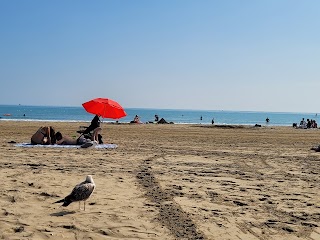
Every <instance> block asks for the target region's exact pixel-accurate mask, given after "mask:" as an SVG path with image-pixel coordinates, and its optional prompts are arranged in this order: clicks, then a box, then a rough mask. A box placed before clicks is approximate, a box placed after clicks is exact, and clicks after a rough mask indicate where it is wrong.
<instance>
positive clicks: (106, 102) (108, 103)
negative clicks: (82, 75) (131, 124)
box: [82, 98, 127, 119]
mask: <svg viewBox="0 0 320 240" xmlns="http://www.w3.org/2000/svg"><path fill="white" fill-rule="evenodd" d="M82 106H83V107H84V109H85V110H86V111H87V112H88V113H92V114H96V115H99V116H101V117H103V118H112V119H119V118H122V117H125V116H127V113H126V112H125V111H124V109H123V107H121V106H120V104H119V103H117V102H116V101H114V100H111V99H108V98H95V99H92V100H90V101H88V102H85V103H83V104H82Z"/></svg>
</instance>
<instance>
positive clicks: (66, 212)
mask: <svg viewBox="0 0 320 240" xmlns="http://www.w3.org/2000/svg"><path fill="white" fill-rule="evenodd" d="M74 213H76V212H75V211H61V212H56V213H51V214H50V216H53V217H62V216H65V215H69V214H74Z"/></svg>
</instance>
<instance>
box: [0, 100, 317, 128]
mask: <svg viewBox="0 0 320 240" xmlns="http://www.w3.org/2000/svg"><path fill="white" fill-rule="evenodd" d="M125 111H126V113H127V116H126V117H123V118H120V119H117V120H115V119H107V118H105V119H102V121H103V122H116V121H118V122H119V123H129V122H130V121H132V120H133V118H134V117H135V115H138V116H139V117H140V120H141V121H142V122H143V123H152V122H154V120H155V115H158V116H159V119H161V118H164V119H165V120H166V121H167V122H172V123H174V124H212V120H213V121H214V124H219V125H256V124H258V125H262V126H265V125H268V126H293V123H299V122H300V121H301V119H302V118H304V119H313V120H316V121H317V122H318V114H317V113H289V112H257V111H224V110H182V109H151V108H148V109H146V108H126V109H125ZM93 117H94V116H93V115H92V114H90V113H88V112H86V111H85V109H84V108H83V107H82V106H79V107H66V106H25V105H0V121H49V122H50V121H52V122H90V121H91V120H92V118H93ZM267 118H268V119H269V122H268V123H267V122H266V119H267Z"/></svg>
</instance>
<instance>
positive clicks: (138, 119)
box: [132, 115, 142, 123]
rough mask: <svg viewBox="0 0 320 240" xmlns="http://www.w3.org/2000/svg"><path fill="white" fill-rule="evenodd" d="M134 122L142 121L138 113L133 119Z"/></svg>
mask: <svg viewBox="0 0 320 240" xmlns="http://www.w3.org/2000/svg"><path fill="white" fill-rule="evenodd" d="M132 122H133V123H142V122H141V121H140V118H139V116H138V115H136V116H135V117H134V119H133V121H132Z"/></svg>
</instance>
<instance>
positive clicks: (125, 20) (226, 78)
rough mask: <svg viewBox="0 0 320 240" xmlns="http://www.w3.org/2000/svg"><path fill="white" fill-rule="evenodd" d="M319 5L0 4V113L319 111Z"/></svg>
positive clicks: (277, 0) (277, 1) (233, 0)
mask: <svg viewBox="0 0 320 240" xmlns="http://www.w3.org/2000/svg"><path fill="white" fill-rule="evenodd" d="M319 7H320V2H319V1H315V0H314V1H309V0H306V1H297V0H292V1H290V0H287V1H284V0H271V1H267V0H265V1H254V0H251V1H249V0H243V1H238V0H230V1H214V0H212V1H211V0H210V1H209V0H206V1H204V0H200V1H191V0H183V1H182V0H170V1H169V0H163V1H147V0H145V1H140V0H137V1H130V0H126V1H125V0H120V1H99V0H98V1H92V2H89V1H82V0H80V1H60V0H59V1H41V0H32V1H18V0H12V1H0V31H1V38H0V63H1V64H0V81H1V85H2V88H1V89H2V92H1V94H0V104H14V105H15V104H22V105H44V106H81V104H82V103H83V102H85V101H88V100H90V99H92V98H96V97H107V98H111V99H114V100H116V101H118V102H119V103H120V104H121V105H122V106H123V107H125V108H160V109H199V110H201V109H202V110H239V111H271V112H311V113H312V112H314V113H316V112H320V106H319V103H318V91H319V88H320V81H319V72H320V68H319V67H318V65H319V62H320V61H319V60H320V47H319V44H320V32H319V29H320V28H319V27H320V17H319V14H318V9H320V8H319Z"/></svg>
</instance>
